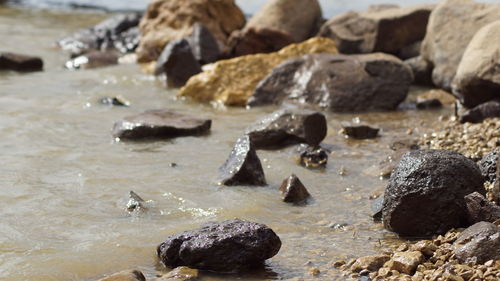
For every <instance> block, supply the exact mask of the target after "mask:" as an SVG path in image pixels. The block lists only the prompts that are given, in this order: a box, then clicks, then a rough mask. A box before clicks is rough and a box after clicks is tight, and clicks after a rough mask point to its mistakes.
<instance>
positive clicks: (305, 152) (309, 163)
mask: <svg viewBox="0 0 500 281" xmlns="http://www.w3.org/2000/svg"><path fill="white" fill-rule="evenodd" d="M298 152H299V163H300V165H302V166H303V167H306V168H310V169H311V168H312V169H316V168H324V167H326V164H328V152H327V151H326V150H325V149H324V148H322V147H320V146H309V145H307V146H305V145H304V146H299V149H298Z"/></svg>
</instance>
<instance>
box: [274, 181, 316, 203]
mask: <svg viewBox="0 0 500 281" xmlns="http://www.w3.org/2000/svg"><path fill="white" fill-rule="evenodd" d="M280 192H281V195H282V198H283V201H284V202H287V203H300V202H302V201H304V200H306V199H307V198H309V197H310V196H311V195H310V194H309V192H308V191H307V189H306V187H305V186H304V185H303V184H302V182H301V181H300V179H299V178H298V177H297V176H296V175H291V176H290V177H288V178H287V179H285V180H284V181H283V183H282V184H281V186H280Z"/></svg>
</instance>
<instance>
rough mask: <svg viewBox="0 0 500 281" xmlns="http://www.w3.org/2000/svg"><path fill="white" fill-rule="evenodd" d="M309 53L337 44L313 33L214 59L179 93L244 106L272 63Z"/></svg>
mask: <svg viewBox="0 0 500 281" xmlns="http://www.w3.org/2000/svg"><path fill="white" fill-rule="evenodd" d="M313 53H331V54H336V53H337V48H336V47H335V43H334V42H333V41H332V40H330V39H327V38H321V37H316V38H312V39H309V40H307V41H305V42H302V43H299V44H292V45H290V46H288V47H286V48H284V49H282V50H280V51H278V52H274V53H270V54H255V55H247V56H242V57H238V58H234V59H229V60H222V61H218V62H216V63H215V64H213V65H212V66H211V68H210V69H209V70H207V71H204V72H202V73H200V74H198V75H195V76H193V77H191V78H190V79H189V80H188V82H187V84H186V86H184V87H183V88H181V90H180V91H179V96H184V97H190V98H193V99H195V100H198V101H201V102H218V103H221V104H224V105H232V106H244V105H245V104H246V103H247V100H248V98H249V97H250V96H251V95H252V93H253V91H254V90H255V87H256V86H257V84H258V83H259V82H260V81H261V80H262V79H263V78H264V77H265V76H266V75H267V74H269V73H270V72H271V71H272V70H273V68H274V67H276V66H278V65H279V64H280V63H282V62H284V61H286V60H288V59H291V58H296V57H300V56H303V55H306V54H313Z"/></svg>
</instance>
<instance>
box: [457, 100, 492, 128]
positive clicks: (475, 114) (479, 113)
mask: <svg viewBox="0 0 500 281" xmlns="http://www.w3.org/2000/svg"><path fill="white" fill-rule="evenodd" d="M498 117H500V98H499V99H497V100H492V101H488V102H485V103H482V104H479V105H478V106H476V107H474V108H472V109H470V110H468V111H466V112H465V113H463V114H462V115H461V116H460V122H462V123H466V122H469V123H481V122H483V121H484V120H485V119H487V118H498Z"/></svg>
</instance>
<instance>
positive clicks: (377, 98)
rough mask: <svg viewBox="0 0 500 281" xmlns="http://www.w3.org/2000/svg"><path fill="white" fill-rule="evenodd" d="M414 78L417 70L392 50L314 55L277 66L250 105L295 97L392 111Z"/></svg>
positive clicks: (345, 108) (341, 107) (338, 107)
mask: <svg viewBox="0 0 500 281" xmlns="http://www.w3.org/2000/svg"><path fill="white" fill-rule="evenodd" d="M412 80H413V75H412V73H411V69H410V68H409V67H407V66H406V65H405V64H403V63H402V61H400V60H399V59H398V58H396V57H394V56H391V55H387V54H382V53H374V54H367V55H332V54H312V55H306V56H303V57H301V58H297V59H293V60H289V61H287V62H285V63H283V64H281V65H280V66H278V67H276V68H275V69H274V70H273V71H272V72H271V73H270V74H269V75H268V76H267V77H265V78H264V79H263V80H262V81H261V82H260V83H259V84H258V85H257V88H256V89H255V91H254V93H253V94H252V96H251V97H250V99H249V100H248V105H250V106H258V105H267V104H279V103H281V102H283V101H284V100H293V101H296V102H299V103H309V104H314V105H318V106H320V107H324V108H329V109H330V110H332V111H334V112H353V111H368V110H392V109H395V108H396V107H397V106H398V105H399V104H400V103H401V102H402V101H403V100H404V99H405V98H406V96H407V94H408V89H409V87H410V84H411V82H412Z"/></svg>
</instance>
